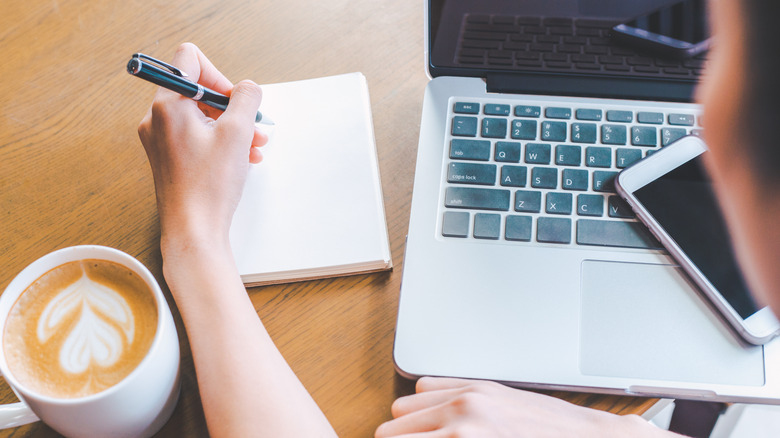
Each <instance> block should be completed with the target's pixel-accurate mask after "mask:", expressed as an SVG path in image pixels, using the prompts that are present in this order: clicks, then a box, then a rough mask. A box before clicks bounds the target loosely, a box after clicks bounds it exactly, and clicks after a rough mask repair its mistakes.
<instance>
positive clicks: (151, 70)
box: [127, 57, 273, 124]
mask: <svg viewBox="0 0 780 438" xmlns="http://www.w3.org/2000/svg"><path fill="white" fill-rule="evenodd" d="M127 72H128V73H130V74H131V75H133V76H137V77H139V78H141V79H144V80H146V81H149V82H151V83H153V84H156V85H159V86H161V87H163V88H167V89H169V90H171V91H174V92H176V93H179V94H181V95H182V96H185V97H189V98H190V99H193V100H196V101H198V102H201V103H204V104H206V105H208V106H210V107H212V108H216V109H218V110H222V111H225V110H226V109H227V105H228V102H230V98H229V97H227V96H225V95H223V94H220V93H217V92H216V91H214V90H211V89H209V88H206V87H204V86H202V85H199V84H196V83H194V82H192V81H190V80H188V79H185V78H183V77H181V76H176V75H174V74H172V73H171V72H170V71H167V70H163V69H161V68H159V67H156V66H154V65H151V64H148V63H144V62H141V60H140V59H138V58H137V57H133V58H132V59H130V61H129V62H128V63H127ZM262 120H263V116H262V114H260V112H259V111H258V112H257V115H256V116H255V123H260V122H261V121H262ZM262 123H266V124H273V122H270V121H268V122H266V121H263V122H262Z"/></svg>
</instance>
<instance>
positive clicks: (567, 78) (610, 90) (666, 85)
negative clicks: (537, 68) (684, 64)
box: [486, 72, 696, 102]
mask: <svg viewBox="0 0 780 438" xmlns="http://www.w3.org/2000/svg"><path fill="white" fill-rule="evenodd" d="M486 82H487V91H488V92H490V93H515V94H546V95H554V96H560V95H562V96H582V97H603V98H615V99H639V100H657V101H673V102H691V101H692V100H693V91H694V88H695V85H696V84H695V82H694V81H669V80H658V79H646V78H642V79H639V78H626V77H616V76H613V77H597V76H579V75H577V76H575V75H566V74H554V73H549V72H538V73H537V72H515V73H488V74H487V78H486Z"/></svg>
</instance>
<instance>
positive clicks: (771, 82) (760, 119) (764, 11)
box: [715, 0, 780, 185]
mask: <svg viewBox="0 0 780 438" xmlns="http://www.w3.org/2000/svg"><path fill="white" fill-rule="evenodd" d="M715 1H718V0H715ZM720 1H722V0H720ZM732 1H739V2H740V3H741V4H742V12H743V17H742V18H743V20H742V21H743V27H744V30H745V40H744V41H745V46H746V47H745V60H744V61H745V65H744V67H743V69H744V73H745V77H744V79H745V83H744V94H743V102H742V103H743V107H742V108H741V110H742V111H741V116H740V118H741V120H739V121H735V122H741V124H742V126H741V128H739V129H741V130H743V132H744V134H745V138H746V141H747V143H748V144H747V145H746V146H747V150H746V153H748V154H749V155H750V156H751V157H752V159H753V164H754V167H755V169H756V171H757V172H758V176H759V178H761V179H762V180H764V181H766V182H768V183H772V184H773V185H780V1H778V0H732ZM716 44H717V42H716ZM735 62H737V61H736V60H735Z"/></svg>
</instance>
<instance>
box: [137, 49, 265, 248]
mask: <svg viewBox="0 0 780 438" xmlns="http://www.w3.org/2000/svg"><path fill="white" fill-rule="evenodd" d="M171 64H173V65H174V66H176V67H178V68H180V69H181V70H182V71H184V72H186V73H187V74H188V75H189V76H190V77H191V78H192V79H193V80H194V81H196V82H198V83H200V84H201V85H203V86H205V87H208V88H211V89H212V90H215V91H217V92H220V93H223V94H225V95H228V96H230V103H229V104H228V107H227V109H226V110H225V111H224V112H222V111H219V110H216V109H214V108H211V107H209V106H206V105H203V104H199V103H197V102H195V101H193V100H192V99H188V98H186V97H184V96H181V95H179V94H177V93H175V92H173V91H170V90H167V89H164V88H160V89H159V90H158V91H157V94H156V95H155V98H154V101H153V102H152V105H151V107H150V108H149V111H148V112H147V113H146V116H145V117H144V119H143V120H142V121H141V124H140V125H139V126H138V135H139V137H140V138H141V142H142V143H143V145H144V149H145V150H146V154H147V156H148V158H149V163H150V164H151V167H152V174H153V176H154V183H155V190H156V193H157V209H158V212H159V215H160V224H161V228H162V237H163V238H162V244H163V250H165V243H166V242H170V241H171V240H174V241H175V240H177V239H179V238H182V237H184V238H187V239H192V238H204V237H208V238H217V239H223V240H224V239H226V238H227V233H228V230H229V229H230V223H231V221H232V217H233V213H234V212H235V209H236V206H237V204H238V201H239V199H240V198H241V192H242V190H243V187H244V182H245V180H246V175H247V171H248V167H249V163H250V162H252V163H259V162H260V160H262V155H261V154H260V151H259V149H258V148H259V147H260V146H262V145H264V144H265V143H266V142H267V141H268V138H267V136H266V135H265V134H263V133H262V132H261V131H260V130H258V129H257V128H256V127H255V124H254V118H255V114H256V113H257V109H258V107H259V106H260V100H261V98H262V92H261V90H260V88H259V87H258V86H257V85H256V84H254V83H253V82H251V81H242V82H240V83H238V84H237V85H236V86H235V87H234V86H233V84H232V83H231V82H230V81H229V80H228V79H227V78H226V77H225V76H224V75H223V74H222V73H220V72H219V71H218V70H217V69H216V68H215V67H214V65H212V63H211V62H210V61H209V60H208V59H207V58H206V56H205V55H204V54H203V53H202V52H201V51H200V49H198V47H196V46H195V45H193V44H190V43H185V44H182V45H181V46H180V47H179V49H178V50H177V51H176V54H175V55H174V57H173V60H172V61H171Z"/></svg>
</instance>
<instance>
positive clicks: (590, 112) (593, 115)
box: [574, 108, 602, 122]
mask: <svg viewBox="0 0 780 438" xmlns="http://www.w3.org/2000/svg"><path fill="white" fill-rule="evenodd" d="M574 114H575V117H576V118H577V119H578V120H593V121H596V122H600V121H601V114H602V112H601V110H600V109H586V108H580V109H578V110H577V111H576V112H575V113H574Z"/></svg>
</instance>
